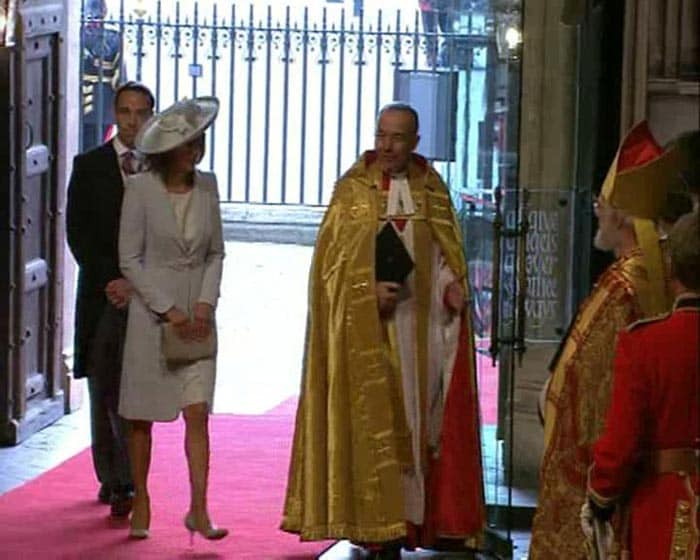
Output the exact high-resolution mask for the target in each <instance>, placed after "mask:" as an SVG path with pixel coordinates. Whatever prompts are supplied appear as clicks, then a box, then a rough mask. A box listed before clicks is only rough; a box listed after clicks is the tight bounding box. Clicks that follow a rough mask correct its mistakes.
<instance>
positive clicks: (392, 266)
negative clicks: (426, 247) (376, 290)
mask: <svg viewBox="0 0 700 560" xmlns="http://www.w3.org/2000/svg"><path fill="white" fill-rule="evenodd" d="M412 270H413V259H411V255H410V254H409V252H408V250H407V249H406V246H405V245H404V243H403V241H401V238H400V237H399V234H398V233H396V230H395V229H394V225H393V224H392V223H391V222H387V223H386V224H384V227H382V229H381V230H380V231H379V233H378V234H377V246H376V250H375V260H374V276H375V279H376V280H377V281H378V282H396V283H397V284H403V282H404V280H406V277H407V276H408V275H409V274H410V273H411V271H412Z"/></svg>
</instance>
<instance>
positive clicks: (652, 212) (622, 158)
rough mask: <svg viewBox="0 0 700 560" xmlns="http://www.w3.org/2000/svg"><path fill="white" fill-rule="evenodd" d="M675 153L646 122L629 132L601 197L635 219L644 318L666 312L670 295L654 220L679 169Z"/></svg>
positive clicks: (640, 299) (607, 178) (663, 204)
mask: <svg viewBox="0 0 700 560" xmlns="http://www.w3.org/2000/svg"><path fill="white" fill-rule="evenodd" d="M677 157H678V154H677V151H676V150H667V151H664V150H663V149H662V148H661V146H659V144H658V143H657V142H656V140H655V139H654V137H653V136H652V134H651V131H650V130H649V125H648V124H647V122H646V121H642V122H640V123H639V124H637V125H636V126H634V127H633V128H632V130H630V131H629V132H628V133H627V135H626V136H625V138H624V139H623V140H622V142H621V143H620V147H619V148H618V150H617V155H616V156H615V159H614V160H613V163H612V165H611V166H610V169H609V170H608V174H607V176H606V177H605V182H604V183H603V187H602V188H601V191H600V196H601V198H602V199H603V200H605V201H606V202H607V203H608V204H610V205H611V206H613V207H614V208H618V209H620V210H622V211H623V212H625V213H626V214H628V215H630V216H631V217H632V218H633V219H634V231H635V234H636V236H637V243H638V245H639V248H640V249H641V250H642V254H643V255H644V261H645V267H646V270H647V274H648V287H646V288H644V289H642V288H640V293H639V294H638V295H639V302H640V304H641V307H642V310H643V312H644V314H645V315H656V314H659V313H663V312H665V311H667V310H668V306H669V293H668V290H667V289H666V280H665V277H666V274H665V271H664V269H665V267H664V262H663V258H662V254H661V247H660V244H659V235H658V232H657V229H656V224H655V223H654V220H655V219H657V218H658V217H659V215H660V214H661V212H662V211H663V209H664V206H665V204H666V197H667V193H668V189H669V185H670V183H671V178H672V176H673V175H674V173H677V169H678V166H677V164H676V159H677Z"/></svg>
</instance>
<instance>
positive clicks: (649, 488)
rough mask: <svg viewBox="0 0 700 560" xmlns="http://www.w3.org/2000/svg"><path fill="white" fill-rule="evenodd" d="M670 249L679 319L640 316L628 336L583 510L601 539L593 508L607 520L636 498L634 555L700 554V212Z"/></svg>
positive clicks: (638, 559)
mask: <svg viewBox="0 0 700 560" xmlns="http://www.w3.org/2000/svg"><path fill="white" fill-rule="evenodd" d="M669 252H670V258H671V272H672V274H673V277H674V282H675V286H674V287H675V291H676V293H677V294H678V298H677V300H676V303H675V305H674V308H673V311H672V312H671V313H670V314H669V315H666V316H662V317H660V318H657V319H650V320H646V321H639V322H637V323H635V324H633V325H632V326H630V327H629V328H628V329H627V331H626V332H622V333H621V334H620V336H619V338H618V345H617V352H616V357H615V373H614V382H613V393H612V400H611V404H610V408H609V410H608V414H607V418H606V427H605V431H604V433H603V435H602V436H601V437H600V439H599V440H598V441H597V442H596V444H595V446H594V452H593V460H594V462H593V465H592V466H591V469H590V472H589V482H588V498H589V503H588V504H586V505H585V506H584V510H583V511H582V524H583V528H584V532H587V533H588V534H589V535H592V533H593V531H591V530H590V527H588V529H589V530H588V531H587V527H586V522H585V518H586V513H585V512H586V511H589V512H590V513H592V514H593V516H594V517H595V518H597V520H598V522H601V521H602V522H605V521H606V520H607V519H608V518H609V517H610V516H611V515H612V512H613V509H614V507H615V505H616V504H617V503H622V502H629V518H628V520H627V526H628V530H629V535H628V537H627V538H626V539H623V541H622V542H623V549H624V548H625V544H624V543H626V544H627V547H628V548H629V551H630V552H631V560H646V559H648V560H661V559H666V558H668V559H683V560H697V559H700V548H699V547H698V541H699V538H698V525H699V522H700V515H699V514H698V503H699V497H698V494H699V490H700V483H699V473H700V348H699V341H700V221H699V218H698V213H697V212H694V213H692V214H687V215H685V216H683V217H682V218H681V219H680V220H679V221H678V222H677V223H676V225H675V226H674V228H673V229H672V230H671V233H670V235H669ZM603 533H604V531H603ZM598 534H600V532H598ZM603 540H605V539H603ZM623 552H624V551H623ZM621 557H623V558H624V557H625V556H624V554H623V555H621Z"/></svg>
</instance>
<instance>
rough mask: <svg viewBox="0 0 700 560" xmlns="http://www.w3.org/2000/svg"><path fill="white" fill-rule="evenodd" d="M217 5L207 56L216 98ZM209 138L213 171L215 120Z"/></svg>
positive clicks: (217, 56)
mask: <svg viewBox="0 0 700 560" xmlns="http://www.w3.org/2000/svg"><path fill="white" fill-rule="evenodd" d="M216 8H217V4H214V11H213V14H212V28H213V30H214V31H212V34H211V54H210V55H209V60H211V95H212V97H216V66H217V62H218V60H219V58H220V57H219V51H218V48H219V39H218V37H219V34H218V33H217V32H216V29H218V28H219V27H218V23H219V22H218V17H217V16H218V12H217V9H216ZM204 23H205V24H206V19H205V20H204ZM209 138H210V140H211V141H210V144H211V148H210V149H209V167H210V169H214V153H215V152H216V119H214V122H213V123H212V124H211V131H210V132H209Z"/></svg>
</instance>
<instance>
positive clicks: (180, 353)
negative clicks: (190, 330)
mask: <svg viewBox="0 0 700 560" xmlns="http://www.w3.org/2000/svg"><path fill="white" fill-rule="evenodd" d="M161 329H162V330H161V333H162V337H161V352H162V354H163V357H164V358H165V360H166V361H168V362H171V363H182V364H186V363H189V362H196V361H197V360H204V359H206V358H213V357H214V355H215V354H216V329H214V328H213V327H212V329H211V330H210V331H209V335H208V336H207V337H206V338H204V339H202V340H183V339H182V338H180V337H179V336H178V335H177V331H176V330H175V327H173V325H172V324H171V323H163V325H162V327H161Z"/></svg>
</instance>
